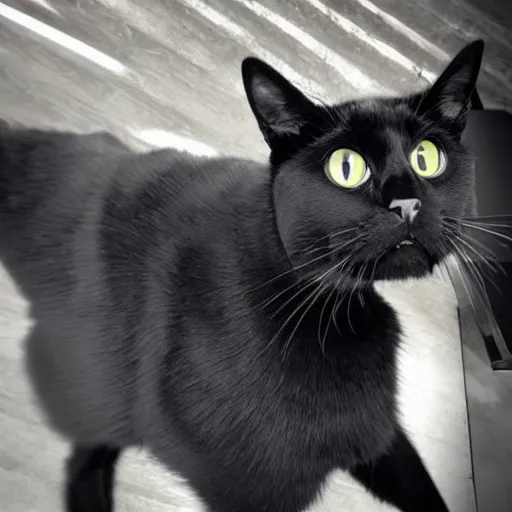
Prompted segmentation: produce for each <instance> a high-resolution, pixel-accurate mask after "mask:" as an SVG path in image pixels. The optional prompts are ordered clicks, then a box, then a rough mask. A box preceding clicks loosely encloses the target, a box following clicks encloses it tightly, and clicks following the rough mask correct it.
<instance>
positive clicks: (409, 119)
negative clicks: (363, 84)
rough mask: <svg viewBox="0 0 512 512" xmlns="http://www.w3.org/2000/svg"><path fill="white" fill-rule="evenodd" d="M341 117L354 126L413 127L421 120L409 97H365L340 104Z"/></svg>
mask: <svg viewBox="0 0 512 512" xmlns="http://www.w3.org/2000/svg"><path fill="white" fill-rule="evenodd" d="M337 108H338V109H339V114H340V117H343V118H344V120H345V122H346V123H348V124H349V125H351V128H354V126H356V127H357V126H358V125H362V126H364V127H365V128H374V129H383V128H400V129H403V128H404V127H405V128H412V127H414V126H420V125H421V120H420V118H419V117H418V116H417V115H416V112H415V111H414V110H413V108H412V106H411V104H410V102H409V101H408V100H407V99H394V98H393V99H380V98H374V99H365V100H359V101H353V102H351V103H348V104H345V105H340V106H339V107H337Z"/></svg>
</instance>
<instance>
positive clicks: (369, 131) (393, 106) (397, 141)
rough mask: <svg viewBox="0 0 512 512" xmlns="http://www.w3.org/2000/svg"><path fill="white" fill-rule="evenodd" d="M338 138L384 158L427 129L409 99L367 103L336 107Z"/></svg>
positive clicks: (369, 100)
mask: <svg viewBox="0 0 512 512" xmlns="http://www.w3.org/2000/svg"><path fill="white" fill-rule="evenodd" d="M336 118H337V119H338V120H339V126H338V127H337V129H336V130H335V132H336V134H335V138H336V139H337V140H340V139H342V140H344V141H346V142H347V143H351V144H353V145H355V146H356V147H358V148H362V149H367V150H372V152H379V153H381V155H380V156H384V154H385V153H388V152H389V151H390V150H392V149H393V147H394V146H396V145H403V144H404V143H407V142H409V141H410V140H412V139H415V138H416V137H417V136H418V134H419V133H422V132H424V131H425V128H426V127H427V125H426V123H425V121H423V120H422V118H421V117H420V116H418V115H417V114H416V112H415V110H414V109H413V107H412V106H411V103H410V102H409V101H407V99H365V100H361V101H354V102H351V103H346V104H342V105H339V106H337V107H336Z"/></svg>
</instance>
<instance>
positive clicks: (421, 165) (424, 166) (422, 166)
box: [418, 146, 427, 171]
mask: <svg viewBox="0 0 512 512" xmlns="http://www.w3.org/2000/svg"><path fill="white" fill-rule="evenodd" d="M422 151H425V148H424V147H423V146H420V147H419V148H418V167H419V168H420V170H421V171H426V170H427V161H426V160H425V157H424V156H423V155H422V154H421V152H422Z"/></svg>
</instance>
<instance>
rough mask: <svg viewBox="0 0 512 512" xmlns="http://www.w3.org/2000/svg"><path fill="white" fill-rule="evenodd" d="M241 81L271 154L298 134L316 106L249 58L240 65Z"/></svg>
mask: <svg viewBox="0 0 512 512" xmlns="http://www.w3.org/2000/svg"><path fill="white" fill-rule="evenodd" d="M242 77H243V81H244V87H245V92H246V94H247V99H248V100H249V104H250V106H251V109H252V111H253V113H254V115H255V117H256V120H257V121H258V125H259V127H260V130H261V132H262V133H263V136H264V137H265V140H266V141H267V144H268V145H269V146H270V149H271V150H274V149H276V144H277V143H278V142H279V141H282V140H283V137H286V138H289V137H291V136H293V135H298V134H299V133H300V130H301V127H302V126H304V125H305V124H306V122H307V120H308V118H309V117H310V115H311V114H312V113H313V112H314V110H315V109H316V108H317V107H316V106H315V104H314V103H313V102H312V101H310V100H309V99H308V98H306V96H305V95H304V94H303V93H302V92H300V91H299V89H297V88H296V87H295V86H294V85H292V84H291V83H290V82H289V81H288V80H286V78H284V77H283V76H282V75H281V74H280V73H278V72H277V71H276V70H275V69H274V68H272V67H271V66H269V65H268V64H265V63H264V62H262V61H261V60H259V59H256V58H254V57H249V58H247V59H245V60H244V61H243V63H242Z"/></svg>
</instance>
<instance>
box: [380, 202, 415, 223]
mask: <svg viewBox="0 0 512 512" xmlns="http://www.w3.org/2000/svg"><path fill="white" fill-rule="evenodd" d="M388 208H389V209H390V210H391V211H392V212H395V213H396V214H397V215H398V216H400V217H401V218H402V219H403V220H405V221H406V222H409V223H412V222H413V221H414V219H415V218H416V215H418V212H419V211H420V208H421V201H420V200H419V199H416V198H415V197H412V198H409V199H393V201H391V203H389V206H388Z"/></svg>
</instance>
